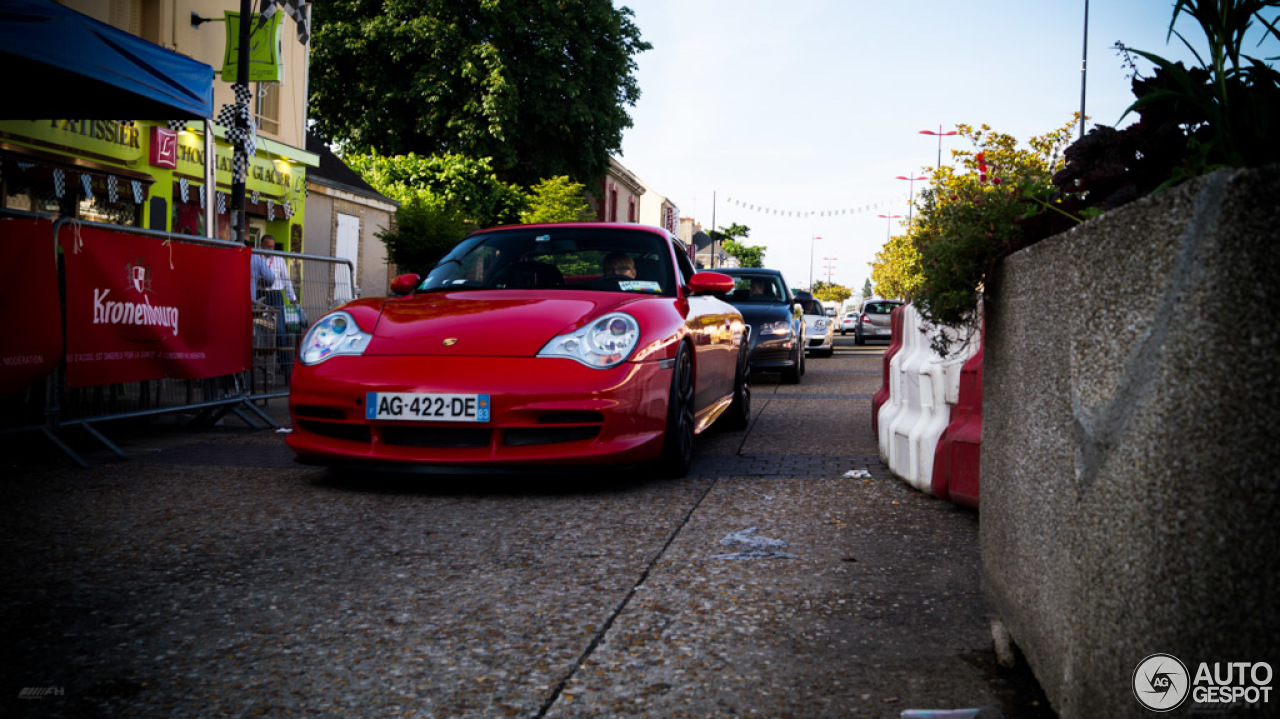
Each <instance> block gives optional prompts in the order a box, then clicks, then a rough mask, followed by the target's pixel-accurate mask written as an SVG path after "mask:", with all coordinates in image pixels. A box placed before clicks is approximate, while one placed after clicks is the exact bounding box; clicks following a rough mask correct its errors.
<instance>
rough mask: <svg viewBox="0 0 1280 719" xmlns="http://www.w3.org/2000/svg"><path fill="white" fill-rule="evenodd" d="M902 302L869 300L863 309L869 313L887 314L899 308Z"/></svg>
mask: <svg viewBox="0 0 1280 719" xmlns="http://www.w3.org/2000/svg"><path fill="white" fill-rule="evenodd" d="M900 304H902V303H901V302H868V303H867V306H866V307H864V308H862V311H863V312H865V313H866V314H869V315H887V314H889V313H890V312H893V311H894V310H895V309H897V308H898V305H900Z"/></svg>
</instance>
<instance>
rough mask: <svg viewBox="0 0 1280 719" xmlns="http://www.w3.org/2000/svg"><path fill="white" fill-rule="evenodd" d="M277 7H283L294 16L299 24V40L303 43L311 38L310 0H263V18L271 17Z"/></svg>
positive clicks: (288, 13)
mask: <svg viewBox="0 0 1280 719" xmlns="http://www.w3.org/2000/svg"><path fill="white" fill-rule="evenodd" d="M277 9H283V10H284V11H285V14H287V15H288V16H289V17H291V18H293V21H294V22H295V23H297V24H298V42H300V43H302V44H303V45H306V44H307V41H309V40H310V39H311V2H310V0H263V4H262V18H263V19H264V20H269V19H271V16H272V15H275V14H276V10H277Z"/></svg>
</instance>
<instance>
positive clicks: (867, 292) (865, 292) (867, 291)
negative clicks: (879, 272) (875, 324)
mask: <svg viewBox="0 0 1280 719" xmlns="http://www.w3.org/2000/svg"><path fill="white" fill-rule="evenodd" d="M874 293H875V291H874V290H873V289H871V280H870V279H868V280H867V281H866V282H865V283H864V284H863V285H862V299H864V300H865V299H867V298H869V297H871V296H872V295H873V294H874Z"/></svg>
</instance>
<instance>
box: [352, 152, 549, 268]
mask: <svg viewBox="0 0 1280 719" xmlns="http://www.w3.org/2000/svg"><path fill="white" fill-rule="evenodd" d="M342 159H343V161H344V162H346V163H347V165H348V166H350V167H351V169H353V170H355V171H356V172H358V173H360V176H361V177H363V178H364V180H365V182H368V183H369V184H370V185H372V186H373V188H374V189H375V190H377V191H378V192H381V193H382V194H384V195H386V196H387V197H390V198H391V199H393V200H397V201H399V202H400V203H401V204H400V209H399V210H397V211H396V222H395V225H394V226H393V227H391V228H389V229H387V230H384V231H383V232H382V233H380V234H379V235H378V237H379V239H381V240H382V241H383V243H384V244H386V246H387V254H388V256H389V257H390V259H391V261H392V262H394V263H395V264H396V265H398V266H400V267H403V268H405V269H408V270H417V271H422V270H425V269H427V268H429V267H431V266H432V265H434V264H435V263H436V261H437V260H439V259H440V257H442V256H443V255H444V254H445V253H446V252H448V251H449V249H450V248H452V247H453V246H454V245H455V244H457V243H458V241H459V240H461V239H462V238H463V237H465V236H466V234H467V233H468V232H470V231H472V230H475V229H478V228H480V227H488V226H491V225H504V224H510V223H512V222H516V221H518V220H519V216H520V211H521V210H523V209H524V207H525V205H526V204H527V202H528V198H527V197H526V196H525V195H524V193H523V192H521V191H520V189H519V188H517V187H515V186H512V185H508V184H506V183H504V182H502V181H500V180H499V179H498V178H497V177H496V176H495V175H494V173H493V169H492V168H491V167H490V166H489V163H488V161H487V160H473V159H470V158H467V157H462V156H460V155H445V156H439V157H421V156H418V155H413V154H410V155H401V156H395V157H383V156H381V155H379V154H377V153H365V154H354V153H348V154H346V155H344V156H343V158H342Z"/></svg>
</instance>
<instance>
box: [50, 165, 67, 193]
mask: <svg viewBox="0 0 1280 719" xmlns="http://www.w3.org/2000/svg"><path fill="white" fill-rule="evenodd" d="M53 194H54V195H56V196H57V197H58V198H59V199H61V198H62V196H63V195H65V194H67V172H66V170H61V169H55V170H54V171H53Z"/></svg>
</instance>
